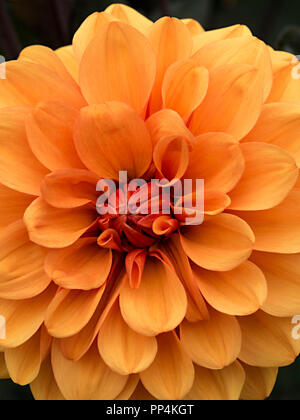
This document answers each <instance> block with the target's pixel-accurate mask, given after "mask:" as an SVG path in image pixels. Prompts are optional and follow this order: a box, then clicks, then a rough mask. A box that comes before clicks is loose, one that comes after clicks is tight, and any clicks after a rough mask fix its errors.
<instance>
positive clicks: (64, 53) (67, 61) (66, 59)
mask: <svg viewBox="0 0 300 420" xmlns="http://www.w3.org/2000/svg"><path fill="white" fill-rule="evenodd" d="M55 53H56V55H57V56H58V57H59V58H60V60H61V61H62V62H63V63H64V66H65V67H66V69H67V70H68V72H69V73H70V75H71V76H72V77H73V79H74V80H75V81H76V82H78V73H79V66H78V62H77V61H76V59H75V56H74V53H73V47H72V45H67V46H66V47H61V48H58V49H57V50H56V51H55Z"/></svg>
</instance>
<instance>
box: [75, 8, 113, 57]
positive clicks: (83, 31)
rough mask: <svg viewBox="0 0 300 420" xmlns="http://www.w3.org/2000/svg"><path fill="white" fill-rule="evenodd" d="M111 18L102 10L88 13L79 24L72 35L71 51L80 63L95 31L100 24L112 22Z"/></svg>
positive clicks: (98, 28)
mask: <svg viewBox="0 0 300 420" xmlns="http://www.w3.org/2000/svg"><path fill="white" fill-rule="evenodd" d="M113 20H114V19H112V18H111V17H110V16H109V15H107V14H106V13H104V12H101V13H99V12H95V13H92V14H91V15H89V16H88V17H87V18H86V19H85V20H84V21H83V22H82V24H81V25H80V27H79V28H78V29H77V31H76V32H75V35H74V37H73V45H72V47H73V53H74V56H75V58H76V60H77V62H78V63H79V64H80V61H81V59H82V56H83V54H84V52H85V50H86V49H87V47H88V46H89V44H90V43H91V41H92V40H93V38H94V37H95V36H96V35H97V32H98V31H99V30H100V28H101V27H102V26H105V25H107V24H108V23H109V22H112V21H113Z"/></svg>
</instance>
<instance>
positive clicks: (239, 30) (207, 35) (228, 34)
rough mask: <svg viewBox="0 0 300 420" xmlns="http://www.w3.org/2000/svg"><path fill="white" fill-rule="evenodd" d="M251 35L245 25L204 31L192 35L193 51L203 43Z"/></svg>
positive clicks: (202, 45) (201, 46)
mask: <svg viewBox="0 0 300 420" xmlns="http://www.w3.org/2000/svg"><path fill="white" fill-rule="evenodd" d="M251 35H252V34H251V31H250V29H249V28H247V26H245V25H233V26H228V27H226V28H221V29H214V30H212V31H205V32H203V33H201V34H199V35H198V36H195V37H194V47H193V52H197V51H198V50H199V49H200V48H203V47H204V46H205V45H209V44H211V43H212V42H216V41H221V40H223V39H231V38H239V37H247V38H249V37H251ZM222 54H224V51H222Z"/></svg>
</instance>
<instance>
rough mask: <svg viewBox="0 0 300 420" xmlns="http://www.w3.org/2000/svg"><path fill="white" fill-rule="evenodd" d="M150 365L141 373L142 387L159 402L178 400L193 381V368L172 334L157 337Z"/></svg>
mask: <svg viewBox="0 0 300 420" xmlns="http://www.w3.org/2000/svg"><path fill="white" fill-rule="evenodd" d="M157 342H158V351H157V355H156V358H155V360H154V362H153V363H152V365H151V366H150V367H149V368H148V369H146V370H144V371H143V372H141V374H140V377H141V381H142V383H143V385H144V387H145V388H146V389H147V390H148V391H149V392H150V393H151V394H152V395H154V396H155V397H156V398H157V399H159V400H180V399H182V398H183V396H184V395H185V394H187V393H188V392H189V391H190V389H191V387H192V385H193V381H194V367H193V364H192V362H191V360H190V358H189V357H188V356H187V355H186V353H185V352H184V350H183V349H182V346H181V344H180V342H179V340H178V338H177V336H176V334H175V333H174V332H170V333H167V334H163V335H160V336H158V337H157Z"/></svg>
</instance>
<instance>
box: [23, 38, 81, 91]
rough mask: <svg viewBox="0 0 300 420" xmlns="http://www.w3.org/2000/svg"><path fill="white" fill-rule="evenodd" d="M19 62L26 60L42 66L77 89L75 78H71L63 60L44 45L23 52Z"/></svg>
mask: <svg viewBox="0 0 300 420" xmlns="http://www.w3.org/2000/svg"><path fill="white" fill-rule="evenodd" d="M18 60H21V61H24V60H25V61H29V62H31V63H35V64H40V65H41V66H43V67H46V68H47V69H49V70H51V71H53V72H54V73H56V74H57V75H58V76H60V77H61V78H62V79H65V80H66V81H67V82H68V83H70V84H73V85H74V87H75V88H76V87H77V84H76V83H75V81H74V79H73V77H71V75H70V73H69V72H68V70H67V69H66V67H65V66H64V64H63V62H62V61H61V59H60V58H59V56H58V55H57V54H56V53H55V51H53V50H51V48H48V47H45V46H43V45H31V46H29V47H26V48H24V49H23V50H22V51H21V54H20V55H19V58H18Z"/></svg>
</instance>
